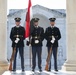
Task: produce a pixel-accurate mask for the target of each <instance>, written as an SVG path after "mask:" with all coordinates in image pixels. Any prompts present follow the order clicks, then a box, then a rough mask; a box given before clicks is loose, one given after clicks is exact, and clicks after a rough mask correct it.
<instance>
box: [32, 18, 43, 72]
mask: <svg viewBox="0 0 76 75" xmlns="http://www.w3.org/2000/svg"><path fill="white" fill-rule="evenodd" d="M38 21H39V18H33V22H34V28H33V31H32V32H31V38H32V39H31V45H32V71H34V70H35V67H36V55H37V58H38V67H39V71H40V72H41V71H42V67H41V62H42V59H41V56H42V41H43V40H44V29H43V28H42V27H40V26H38Z"/></svg>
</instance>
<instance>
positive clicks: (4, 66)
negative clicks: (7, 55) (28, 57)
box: [0, 62, 8, 75]
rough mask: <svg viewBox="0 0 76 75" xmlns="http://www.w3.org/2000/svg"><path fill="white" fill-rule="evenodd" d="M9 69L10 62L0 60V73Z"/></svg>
mask: <svg viewBox="0 0 76 75" xmlns="http://www.w3.org/2000/svg"><path fill="white" fill-rule="evenodd" d="M7 70H8V62H0V75H2V74H3V73H4V72H5V71H7Z"/></svg>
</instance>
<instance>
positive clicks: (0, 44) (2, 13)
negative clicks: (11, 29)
mask: <svg viewBox="0 0 76 75" xmlns="http://www.w3.org/2000/svg"><path fill="white" fill-rule="evenodd" d="M6 35H7V0H0V75H2V74H1V73H2V72H4V71H5V70H7V67H8V64H7V46H6V42H7V41H6V39H7V38H6V37H7V36H6Z"/></svg>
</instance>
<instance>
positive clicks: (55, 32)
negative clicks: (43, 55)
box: [45, 26, 61, 71]
mask: <svg viewBox="0 0 76 75" xmlns="http://www.w3.org/2000/svg"><path fill="white" fill-rule="evenodd" d="M52 36H54V37H55V42H54V43H51V40H52ZM60 38H61V34H60V30H59V28H57V27H53V28H52V27H51V26H50V27H48V28H46V31H45V39H46V40H47V45H46V46H47V48H48V53H49V51H50V48H51V47H52V53H53V56H54V69H55V71H58V70H57V47H58V40H59V39H60ZM50 70H51V61H50V65H49V71H50Z"/></svg>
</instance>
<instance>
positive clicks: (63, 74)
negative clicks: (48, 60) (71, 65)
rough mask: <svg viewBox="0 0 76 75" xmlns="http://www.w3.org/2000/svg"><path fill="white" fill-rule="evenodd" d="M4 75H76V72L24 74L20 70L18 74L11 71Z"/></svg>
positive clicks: (26, 72)
mask: <svg viewBox="0 0 76 75" xmlns="http://www.w3.org/2000/svg"><path fill="white" fill-rule="evenodd" d="M2 75H76V72H70V71H69V72H67V71H61V70H59V71H58V72H55V71H54V70H52V71H51V72H47V71H42V72H39V71H37V70H36V71H35V72H32V71H25V72H22V71H20V70H17V71H16V72H10V71H6V72H4V73H3V74H2Z"/></svg>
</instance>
